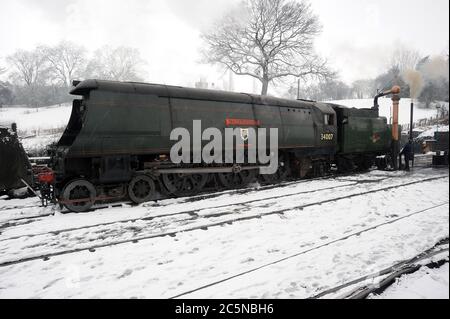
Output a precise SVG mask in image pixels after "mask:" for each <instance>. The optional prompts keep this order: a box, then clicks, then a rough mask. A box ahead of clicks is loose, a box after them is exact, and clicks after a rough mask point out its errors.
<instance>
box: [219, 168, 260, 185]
mask: <svg viewBox="0 0 450 319" xmlns="http://www.w3.org/2000/svg"><path fill="white" fill-rule="evenodd" d="M218 177H219V181H220V183H221V184H222V185H223V186H224V187H226V188H239V187H243V186H246V185H248V184H250V183H251V182H253V181H254V180H255V178H256V171H255V170H243V171H241V172H239V173H219V174H218Z"/></svg>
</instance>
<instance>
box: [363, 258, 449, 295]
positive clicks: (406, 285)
mask: <svg viewBox="0 0 450 319" xmlns="http://www.w3.org/2000/svg"><path fill="white" fill-rule="evenodd" d="M448 277H449V267H448V263H446V264H444V265H443V266H442V267H440V268H437V269H430V268H428V267H422V268H420V269H419V270H418V271H417V272H415V273H412V274H410V275H403V276H402V277H401V278H400V279H398V280H397V281H396V282H395V284H393V285H392V286H391V287H389V288H388V289H386V290H385V291H384V292H383V293H382V294H380V295H375V296H370V298H373V299H380V298H384V299H449V290H448V287H449V285H448V283H449V278H448Z"/></svg>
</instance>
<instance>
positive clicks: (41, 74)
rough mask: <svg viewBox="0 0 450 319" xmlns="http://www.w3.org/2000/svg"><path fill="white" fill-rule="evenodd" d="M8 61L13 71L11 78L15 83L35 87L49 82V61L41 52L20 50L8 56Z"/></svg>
mask: <svg viewBox="0 0 450 319" xmlns="http://www.w3.org/2000/svg"><path fill="white" fill-rule="evenodd" d="M6 61H7V62H8V63H9V64H10V65H11V68H12V70H13V72H12V74H11V77H12V79H13V80H14V81H15V82H19V83H21V84H25V85H26V86H28V87H33V86H36V85H37V84H38V82H46V80H47V75H48V67H47V60H46V59H45V57H44V55H43V54H42V52H41V51H40V50H34V51H24V50H18V51H16V52H15V53H14V54H12V55H10V56H8V57H7V58H6Z"/></svg>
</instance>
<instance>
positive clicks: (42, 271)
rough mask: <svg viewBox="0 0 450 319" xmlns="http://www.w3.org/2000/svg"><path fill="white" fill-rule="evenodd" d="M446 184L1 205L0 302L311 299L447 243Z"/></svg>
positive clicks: (393, 179)
mask: <svg viewBox="0 0 450 319" xmlns="http://www.w3.org/2000/svg"><path fill="white" fill-rule="evenodd" d="M448 182H449V174H448V170H445V169H444V170H442V169H429V168H416V169H415V170H414V171H412V172H411V173H405V172H381V171H372V172H370V173H366V174H360V175H354V176H347V177H344V176H343V177H336V178H330V179H325V180H312V181H299V182H295V183H288V184H286V185H282V186H279V187H276V188H260V189H252V190H248V191H247V192H229V191H228V192H222V193H218V194H216V195H214V196H208V197H206V198H198V199H196V200H192V199H185V198H179V199H168V200H162V201H160V202H158V203H146V204H142V205H140V206H136V207H132V206H129V205H128V204H122V205H119V206H118V207H106V208H98V209H96V210H95V211H93V212H90V213H87V214H62V213H61V212H59V211H58V210H56V209H55V208H53V207H48V208H39V207H37V205H38V201H37V200H36V199H27V200H13V201H7V200H4V199H1V198H0V232H1V235H0V298H36V297H37V298H60V297H64V298H78V297H81V298H95V297H100V298H108V297H111V298H132V297H138V298H168V297H177V296H178V297H181V298H217V297H218V298H306V297H311V296H315V295H317V294H319V293H321V292H322V291H324V290H327V289H329V288H331V287H335V286H337V285H340V284H343V283H346V282H348V281H351V280H353V279H355V278H359V277H361V276H364V275H367V274H370V273H374V272H377V271H380V270H381V269H384V268H386V267H390V266H392V265H394V264H396V263H398V262H399V261H403V260H408V259H410V258H412V257H414V256H416V255H418V254H420V253H422V252H423V251H425V250H427V249H429V248H431V247H433V246H434V245H435V244H436V243H437V242H439V241H440V240H442V239H445V238H448V237H449V213H448V209H449V204H448V197H449V191H448ZM36 215H40V216H41V217H36ZM446 257H447V258H448V253H447V255H446ZM441 283H442V284H443V285H446V286H447V289H448V280H447V282H445V281H442V282H441Z"/></svg>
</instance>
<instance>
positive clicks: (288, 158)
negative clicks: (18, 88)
mask: <svg viewBox="0 0 450 319" xmlns="http://www.w3.org/2000/svg"><path fill="white" fill-rule="evenodd" d="M74 86H75V87H74V88H73V89H72V90H71V92H70V93H71V94H73V95H77V96H80V97H81V98H79V99H75V100H74V101H73V109H72V114H71V117H70V120H69V123H68V126H67V128H66V130H65V132H64V134H63V135H62V137H61V139H60V140H59V142H58V143H57V144H56V145H55V146H54V147H53V149H52V150H51V156H52V163H51V167H52V169H53V174H54V180H53V181H52V183H53V188H54V196H55V198H56V199H57V200H58V202H59V203H60V204H63V205H65V206H66V207H67V208H68V209H69V210H71V211H76V212H80V211H86V210H88V209H89V208H90V207H91V206H92V205H93V204H94V203H95V202H99V201H108V200H111V199H117V198H126V197H128V198H130V199H131V200H132V201H133V202H135V203H142V202H145V201H150V200H154V199H157V198H158V196H160V194H163V195H166V196H183V195H190V194H195V193H198V192H201V191H202V190H204V189H205V188H206V187H214V188H220V187H223V188H233V187H240V186H244V185H246V184H248V183H251V182H252V181H254V180H255V179H256V178H259V180H260V181H262V182H265V183H276V182H279V181H281V180H283V179H285V178H287V177H297V178H303V177H305V176H323V175H325V174H327V173H328V172H329V171H330V170H331V169H332V167H334V168H335V169H337V170H339V171H350V170H354V169H367V168H370V167H371V166H372V165H373V164H374V163H375V161H376V160H377V157H379V156H383V155H388V154H389V153H390V151H391V143H392V141H391V128H390V126H388V124H387V120H386V118H383V117H379V114H378V109H377V108H372V109H351V108H346V107H343V106H339V105H335V104H329V103H319V102H314V101H306V100H287V99H279V98H274V97H266V96H258V95H252V94H244V93H230V92H222V91H213V90H203V89H192V88H184V87H176V86H167V85H158V84H145V83H134V82H113V81H100V80H85V81H82V82H79V81H75V82H74ZM194 120H201V121H202V126H203V127H215V128H218V129H219V130H221V131H222V132H223V131H224V129H225V128H228V127H231V128H240V129H244V130H245V129H248V128H249V127H253V128H266V129H267V131H268V132H269V131H270V128H278V145H279V147H278V151H279V154H278V156H279V167H278V171H277V173H275V174H272V175H259V170H258V168H260V166H259V165H255V164H245V163H244V164H239V165H238V164H236V163H235V164H204V163H203V164H174V163H172V162H171V160H170V156H169V154H170V149H171V147H172V146H173V145H174V144H175V143H176V141H172V140H170V133H171V131H172V130H173V129H174V128H178V127H183V128H186V129H187V130H189V132H190V133H191V135H192V123H193V121H194ZM268 138H269V136H268ZM243 142H244V141H241V143H243ZM202 143H203V144H206V141H203V142H202ZM244 143H245V142H244ZM238 144H239V141H237V143H236V145H238ZM236 145H235V146H234V147H237V146H236ZM191 149H192V148H191ZM377 164H378V165H379V166H380V167H381V168H383V167H384V165H385V162H382V161H378V162H377Z"/></svg>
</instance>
